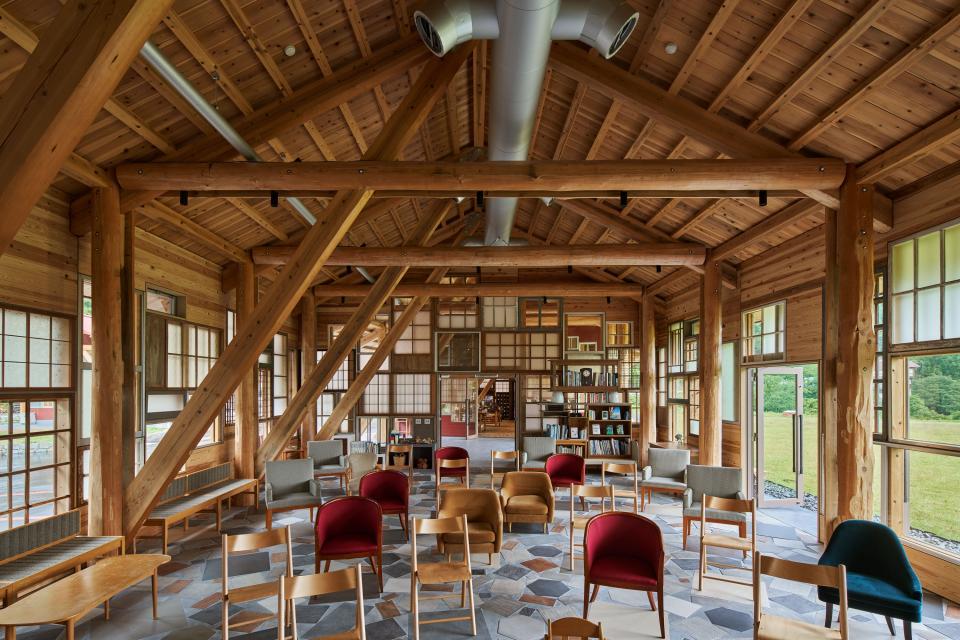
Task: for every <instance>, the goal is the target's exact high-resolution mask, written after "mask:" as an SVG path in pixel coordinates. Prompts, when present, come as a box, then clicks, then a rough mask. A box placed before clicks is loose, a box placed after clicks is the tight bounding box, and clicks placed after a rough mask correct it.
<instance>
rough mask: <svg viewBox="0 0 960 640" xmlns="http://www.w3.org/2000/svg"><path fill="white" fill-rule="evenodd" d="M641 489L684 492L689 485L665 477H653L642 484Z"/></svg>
mask: <svg viewBox="0 0 960 640" xmlns="http://www.w3.org/2000/svg"><path fill="white" fill-rule="evenodd" d="M640 486H641V487H649V488H651V489H671V490H675V491H683V490H684V489H686V488H687V485H686V484H685V483H683V482H679V481H677V480H671V479H670V478H665V477H663V476H653V477H652V478H648V479H646V480H643V481H641V482H640Z"/></svg>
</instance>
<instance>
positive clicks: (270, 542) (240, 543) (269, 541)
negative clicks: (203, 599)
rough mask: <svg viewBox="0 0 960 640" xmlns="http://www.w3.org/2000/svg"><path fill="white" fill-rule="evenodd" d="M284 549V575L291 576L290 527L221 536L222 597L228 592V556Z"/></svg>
mask: <svg viewBox="0 0 960 640" xmlns="http://www.w3.org/2000/svg"><path fill="white" fill-rule="evenodd" d="M281 544H282V545H284V546H285V547H286V549H285V552H286V561H287V568H286V570H285V571H284V574H285V575H288V576H292V575H293V545H292V538H291V536H290V527H289V526H286V527H283V528H282V529H273V530H271V531H258V532H255V533H239V534H236V535H229V534H226V533H225V534H223V556H222V558H221V563H222V565H221V567H220V581H221V586H222V589H223V595H224V596H226V595H227V594H228V593H229V591H230V554H231V553H241V552H244V551H253V550H254V549H267V548H269V547H276V546H279V545H281Z"/></svg>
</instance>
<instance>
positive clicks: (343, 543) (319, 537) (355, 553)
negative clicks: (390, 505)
mask: <svg viewBox="0 0 960 640" xmlns="http://www.w3.org/2000/svg"><path fill="white" fill-rule="evenodd" d="M382 520H383V514H381V512H380V505H379V504H377V503H376V502H374V501H373V500H371V499H370V498H364V497H361V496H345V497H342V498H334V499H333V500H330V501H329V502H326V503H324V504H323V506H321V507H320V508H319V509H318V510H317V522H316V526H315V528H314V533H315V538H314V552H315V562H316V565H315V571H316V573H320V561H321V560H326V565H325V566H324V569H323V570H324V571H325V572H326V571H329V570H330V561H331V560H346V559H349V558H369V560H370V564H371V566H372V567H373V571H374V573H376V574H377V581H378V582H379V583H380V591H383V562H382V561H383V528H382V527H381V522H382Z"/></svg>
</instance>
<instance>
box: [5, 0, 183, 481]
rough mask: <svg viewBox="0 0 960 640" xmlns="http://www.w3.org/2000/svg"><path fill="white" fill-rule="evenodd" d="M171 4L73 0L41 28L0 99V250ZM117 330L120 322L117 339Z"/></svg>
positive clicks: (151, 0)
mask: <svg viewBox="0 0 960 640" xmlns="http://www.w3.org/2000/svg"><path fill="white" fill-rule="evenodd" d="M171 4H173V2H172V0H115V1H113V2H86V1H81V0H73V1H71V2H67V3H66V4H65V5H64V6H63V7H62V8H61V9H60V10H59V11H58V12H57V16H56V18H54V20H53V22H52V23H51V24H50V26H48V27H47V28H46V29H45V30H44V32H43V37H42V38H41V39H40V42H39V44H38V45H37V48H36V49H35V50H34V52H33V53H32V54H30V57H29V58H28V59H27V62H26V64H24V66H23V69H21V70H20V72H19V73H18V74H17V77H16V78H15V79H14V81H13V84H12V86H11V87H10V88H9V89H8V90H7V91H6V92H5V93H4V96H3V102H2V103H0V202H3V203H4V212H3V217H2V219H0V252H3V251H5V250H6V249H7V247H9V246H10V242H11V241H12V240H13V238H14V236H15V235H16V234H17V230H18V229H19V228H20V225H22V224H23V222H24V221H25V220H26V219H27V216H28V215H30V210H31V209H32V208H33V205H34V204H36V202H37V200H38V199H39V198H40V196H41V195H42V194H43V192H44V191H45V190H46V188H47V186H49V184H50V182H52V181H53V179H54V177H55V176H56V175H57V171H59V170H60V167H61V166H63V164H64V162H65V161H66V160H67V159H68V158H69V156H70V154H71V153H72V152H73V149H74V147H76V146H77V143H78V142H80V139H81V138H82V137H83V136H84V134H85V133H86V131H87V128H88V127H89V126H90V124H91V123H92V122H93V120H94V118H95V117H96V116H97V113H98V112H99V111H100V109H101V108H102V107H103V105H104V104H105V103H106V102H107V99H108V98H109V97H110V94H111V93H113V90H114V89H115V88H116V86H117V84H118V83H119V82H120V79H121V78H122V77H123V74H125V73H126V72H127V69H128V68H129V67H130V63H131V62H133V59H134V58H136V56H137V53H138V52H139V51H140V47H141V46H143V43H144V41H145V40H146V39H147V37H148V36H149V35H150V33H151V32H152V31H153V30H154V28H156V26H157V24H158V23H159V22H160V19H161V18H163V14H164V13H165V12H166V11H167V9H168V8H169V7H170V5H171ZM78 34H82V37H79V36H78ZM120 235H121V236H122V235H123V232H122V231H121V232H120ZM118 241H121V240H118ZM121 242H122V241H121ZM94 295H96V294H94ZM117 314H118V315H119V299H118V300H117ZM119 335H120V327H119V325H118V326H117V332H116V333H114V334H113V336H112V339H113V341H114V342H116V343H118V342H119V341H118V340H117V336H119ZM118 414H119V409H118ZM113 467H117V465H116V463H114V465H113Z"/></svg>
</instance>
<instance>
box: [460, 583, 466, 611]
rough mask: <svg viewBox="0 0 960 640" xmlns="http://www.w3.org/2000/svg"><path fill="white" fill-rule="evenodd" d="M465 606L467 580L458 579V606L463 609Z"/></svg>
mask: <svg viewBox="0 0 960 640" xmlns="http://www.w3.org/2000/svg"><path fill="white" fill-rule="evenodd" d="M466 606H467V581H466V580H461V581H460V608H461V609H463V608H465V607H466Z"/></svg>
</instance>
